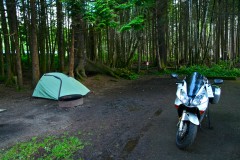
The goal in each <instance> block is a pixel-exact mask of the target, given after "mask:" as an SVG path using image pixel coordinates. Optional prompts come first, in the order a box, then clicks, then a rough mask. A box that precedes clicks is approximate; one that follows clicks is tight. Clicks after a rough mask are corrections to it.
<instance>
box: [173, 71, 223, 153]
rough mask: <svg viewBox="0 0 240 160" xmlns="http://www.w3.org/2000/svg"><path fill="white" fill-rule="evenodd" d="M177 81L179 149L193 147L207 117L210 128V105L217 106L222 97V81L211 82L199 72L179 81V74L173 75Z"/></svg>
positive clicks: (177, 143)
mask: <svg viewBox="0 0 240 160" xmlns="http://www.w3.org/2000/svg"><path fill="white" fill-rule="evenodd" d="M171 76H172V77H173V78H176V79H177V82H176V84H177V92H176V99H175V107H176V108H177V112H178V117H179V122H178V124H177V133H176V145H177V147H178V148H179V149H186V148H188V147H189V146H191V145H192V144H193V142H194V140H195V137H196V135H197V130H198V126H201V122H202V120H203V119H204V117H205V116H207V117H208V125H209V127H210V117H209V107H208V105H209V103H211V104H217V103H218V102H219V99H220V96H221V88H220V87H219V86H217V84H222V83H223V80H222V79H214V83H213V84H211V83H210V82H209V80H208V79H207V78H206V77H205V76H203V75H201V74H200V73H198V72H193V73H192V74H190V75H188V76H186V77H185V78H184V79H183V80H179V77H178V74H174V73H173V74H171Z"/></svg>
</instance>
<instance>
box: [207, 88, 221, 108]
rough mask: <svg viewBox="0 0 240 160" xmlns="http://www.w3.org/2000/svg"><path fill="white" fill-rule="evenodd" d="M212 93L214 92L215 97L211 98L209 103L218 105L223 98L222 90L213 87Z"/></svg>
mask: <svg viewBox="0 0 240 160" xmlns="http://www.w3.org/2000/svg"><path fill="white" fill-rule="evenodd" d="M212 91H213V95H214V97H213V98H210V99H209V102H210V103H211V104H217V103H218V101H219V99H220V96H221V88H220V87H218V86H212Z"/></svg>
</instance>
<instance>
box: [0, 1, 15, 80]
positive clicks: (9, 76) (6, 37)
mask: <svg viewBox="0 0 240 160" xmlns="http://www.w3.org/2000/svg"><path fill="white" fill-rule="evenodd" d="M3 1H4V0H1V1H0V11H1V22H2V23H1V24H2V31H3V39H4V46H5V55H6V65H7V83H9V82H11V79H12V67H11V57H10V44H9V34H8V27H7V22H6V16H5V15H6V14H5V9H4V5H3Z"/></svg>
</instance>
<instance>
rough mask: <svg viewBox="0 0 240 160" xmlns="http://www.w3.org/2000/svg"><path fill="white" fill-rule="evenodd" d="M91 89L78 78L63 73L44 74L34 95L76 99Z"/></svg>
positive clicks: (55, 98) (57, 98)
mask: <svg viewBox="0 0 240 160" xmlns="http://www.w3.org/2000/svg"><path fill="white" fill-rule="evenodd" d="M89 91H90V90H89V89H88V88H87V87H85V86H84V85H83V84H81V83H80V82H79V81H77V80H76V79H74V78H72V77H69V76H67V75H65V74H63V73H58V72H52V73H46V74H44V75H43V76H42V77H41V79H40V80H39V82H38V84H37V86H36V87H35V89H34V92H33V95H32V96H33V97H39V98H47V99H53V100H60V101H62V100H74V99H78V98H81V97H83V96H85V95H86V94H87V93H88V92H89Z"/></svg>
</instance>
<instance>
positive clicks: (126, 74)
mask: <svg viewBox="0 0 240 160" xmlns="http://www.w3.org/2000/svg"><path fill="white" fill-rule="evenodd" d="M115 73H116V74H117V75H118V76H119V77H121V78H124V79H129V80H135V79H138V78H139V75H138V74H137V73H135V72H133V71H131V70H129V69H127V68H117V69H115Z"/></svg>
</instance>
